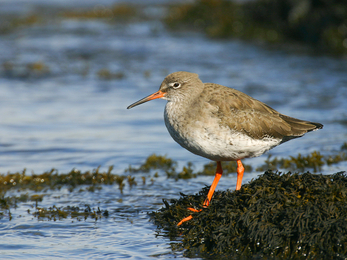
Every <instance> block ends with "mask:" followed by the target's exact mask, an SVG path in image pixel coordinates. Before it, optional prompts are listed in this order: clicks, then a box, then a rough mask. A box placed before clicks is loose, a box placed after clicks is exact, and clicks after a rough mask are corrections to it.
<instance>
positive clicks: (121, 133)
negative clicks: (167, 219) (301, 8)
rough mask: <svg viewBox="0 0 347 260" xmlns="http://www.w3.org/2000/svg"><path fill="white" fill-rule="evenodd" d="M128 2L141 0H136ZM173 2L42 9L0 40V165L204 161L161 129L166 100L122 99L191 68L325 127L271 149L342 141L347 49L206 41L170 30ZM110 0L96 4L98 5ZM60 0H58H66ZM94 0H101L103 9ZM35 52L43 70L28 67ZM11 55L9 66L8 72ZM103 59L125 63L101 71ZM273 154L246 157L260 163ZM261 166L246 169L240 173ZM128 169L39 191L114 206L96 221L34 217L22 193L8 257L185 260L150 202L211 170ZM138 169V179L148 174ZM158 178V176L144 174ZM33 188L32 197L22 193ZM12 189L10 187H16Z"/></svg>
mask: <svg viewBox="0 0 347 260" xmlns="http://www.w3.org/2000/svg"><path fill="white" fill-rule="evenodd" d="M132 2H134V3H135V4H136V3H137V4H138V3H141V2H140V1H132ZM167 2H169V1H151V2H150V3H148V4H145V5H143V10H144V12H145V13H146V14H147V15H148V16H149V17H150V19H147V20H145V21H143V20H141V21H136V20H135V21H133V22H131V23H111V22H108V21H102V20H74V19H63V18H55V17H56V16H54V15H53V16H49V15H47V16H46V18H45V20H44V21H43V22H41V23H38V24H35V25H33V26H29V27H26V26H23V27H20V28H17V29H16V30H13V31H11V32H9V33H7V34H2V35H1V37H0V114H1V120H0V172H1V173H6V172H16V171H22V170H23V169H24V168H26V169H27V173H28V174H30V172H35V173H42V172H44V171H49V170H50V169H52V168H55V169H57V170H58V171H59V172H68V171H70V170H71V169H72V168H77V169H80V170H82V171H85V170H92V169H93V168H96V167H98V166H100V167H101V170H107V168H108V167H109V166H110V165H114V170H113V173H116V174H124V169H125V168H127V167H128V165H129V164H131V165H133V166H138V165H139V164H141V163H143V162H144V160H145V158H146V157H147V156H148V155H150V154H152V153H156V154H159V155H164V154H166V155H167V156H168V157H170V158H172V159H174V160H176V161H178V162H179V167H182V166H183V165H185V164H186V163H187V162H188V161H191V162H193V163H194V165H195V170H200V169H201V167H202V165H203V164H205V163H208V160H206V159H204V158H200V157H197V156H195V155H193V154H191V153H189V152H188V151H185V150H184V149H182V148H181V147H180V146H179V145H178V144H176V143H175V142H174V141H173V140H172V139H171V137H170V136H169V134H168V133H167V130H166V128H165V125H164V122H163V109H164V106H165V101H163V100H156V101H152V102H149V103H146V104H144V105H141V106H139V107H136V108H134V109H132V110H126V107H127V106H128V105H129V104H131V103H133V102H134V101H137V100H138V99H140V98H142V97H144V96H147V95H148V94H151V93H153V92H155V91H157V90H158V88H159V86H160V83H161V82H162V80H163V79H164V77H165V76H166V75H167V74H169V73H171V72H174V71H179V70H185V71H191V72H195V73H198V74H199V75H200V78H201V79H202V80H203V81H204V82H214V83H219V84H222V85H226V86H229V87H233V88H236V89H238V90H240V91H243V92H245V93H247V94H249V95H251V96H253V97H255V98H257V99H259V100H261V101H263V102H265V103H267V104H269V105H270V106H272V107H273V108H275V109H276V110H278V111H280V112H281V113H284V114H287V115H290V116H293V117H298V118H301V119H306V120H310V121H316V122H320V123H322V124H324V129H323V130H320V131H317V132H314V133H310V134H308V135H306V136H305V137H303V138H300V139H296V140H293V141H291V142H288V143H286V144H284V145H282V146H279V147H277V148H275V149H274V150H272V151H271V154H272V155H274V156H283V157H288V156H290V155H292V156H295V155H297V154H298V153H299V152H300V153H302V154H308V153H310V152H312V151H314V150H318V151H320V152H321V153H322V154H327V155H328V154H332V153H334V152H336V151H338V150H339V149H340V146H341V145H342V144H343V142H345V141H347V102H346V100H347V60H346V59H345V58H334V57H327V56H310V55H307V54H305V53H303V52H299V51H297V52H295V51H288V50H286V49H285V48H282V49H280V48H278V47H266V46H262V45H261V44H255V43H245V42H242V41H238V40H211V39H207V38H205V37H204V36H203V35H201V34H197V33H191V32H189V33H188V32H185V33H184V32H183V33H182V32H181V33H178V32H175V33H172V32H168V31H167V30H166V29H165V26H164V25H163V24H162V23H161V22H160V20H158V19H157V18H158V17H160V16H162V15H163V12H164V11H165V4H166V3H167ZM110 3H113V2H112V1H106V0H105V1H103V2H100V3H99V4H102V5H104V6H103V7H104V8H107V6H108V5H109V4H110ZM65 4H66V5H65ZM93 5H94V2H93V1H63V2H62V1H51V2H50V4H49V5H48V4H46V3H45V1H35V2H34V1H33V2H31V3H26V4H22V2H21V1H1V2H0V15H1V12H3V14H5V13H6V15H9V13H10V14H11V15H18V14H29V13H32V12H35V11H37V12H38V10H39V9H38V8H39V7H42V8H43V10H45V12H46V13H48V14H49V13H50V12H52V13H54V11H55V9H56V8H63V7H64V6H65V7H66V6H67V7H69V8H72V7H73V8H78V7H86V6H87V7H93ZM98 8H100V6H99V7H98ZM32 63H40V64H44V67H45V69H42V70H40V71H35V70H30V69H28V66H30V64H32ZM6 64H11V66H12V68H11V69H10V70H8V69H7V70H6V66H5V65H6ZM101 69H107V70H109V71H110V72H112V73H121V75H123V77H121V78H120V79H118V78H117V79H112V80H105V79H102V78H100V77H99V76H98V72H99V71H100V70H101ZM266 158H267V154H265V155H263V156H261V157H258V158H253V159H249V160H246V161H245V162H246V163H247V164H251V165H252V166H254V168H256V167H257V166H259V165H261V164H262V163H263V162H264V159H266ZM346 169H347V164H346V162H344V163H340V164H337V165H333V166H325V167H323V171H322V172H323V173H324V174H328V173H333V172H336V171H341V170H346ZM259 174H261V173H259V172H251V173H246V174H245V178H244V183H245V182H248V181H250V180H251V179H252V178H256V177H257V176H258V175H259ZM153 175H154V173H150V174H143V175H139V176H137V175H136V181H137V183H138V184H137V185H136V186H133V187H132V188H130V187H129V186H128V185H126V186H125V189H124V193H123V194H121V192H120V191H119V189H118V188H117V186H103V188H102V189H101V190H97V191H95V192H94V193H91V192H78V189H76V190H75V191H73V192H69V190H68V189H65V188H63V189H61V190H59V191H45V192H44V193H45V194H47V195H46V196H44V199H43V201H42V202H39V206H40V207H51V206H53V205H56V206H57V207H61V206H68V205H70V206H80V207H83V206H84V204H89V205H90V206H91V207H92V208H97V207H100V208H101V209H103V210H105V209H107V210H108V211H109V213H110V215H109V217H108V218H105V217H104V218H102V219H100V220H98V221H94V220H91V219H87V220H86V221H84V220H83V221H77V220H76V219H71V218H68V219H61V220H57V221H48V220H43V221H38V220H37V219H36V218H34V217H33V216H32V215H31V214H28V212H27V210H28V208H32V209H33V208H34V205H35V203H34V202H27V203H21V204H19V207H18V208H17V209H14V210H11V213H12V217H13V218H12V220H11V221H9V219H8V216H5V217H3V218H2V219H0V235H1V237H2V243H1V245H0V255H1V258H2V259H21V258H22V259H37V258H41V259H54V258H63V257H64V258H67V259H122V258H130V259H146V258H148V259H149V258H158V259H169V258H179V259H183V256H182V252H176V251H172V250H171V244H172V243H176V242H175V241H170V240H169V239H168V238H166V237H164V236H162V234H161V235H159V236H157V234H158V233H157V230H156V226H155V225H154V224H153V223H151V222H149V217H148V215H147V213H148V212H150V211H154V210H158V209H159V208H160V207H161V206H162V199H170V198H178V197H179V192H183V193H188V194H192V193H195V192H197V191H199V190H200V189H201V188H202V187H204V185H209V184H210V183H211V182H212V179H213V177H202V176H201V177H198V178H195V179H190V180H178V181H175V180H172V179H167V178H166V177H165V174H164V173H162V172H160V173H159V176H160V177H158V178H155V177H154V176H153ZM141 176H146V177H147V181H146V184H144V185H143V184H142V180H141ZM151 178H153V181H150V179H151ZM235 182H236V176H235V175H233V174H231V175H229V176H223V181H222V182H221V183H220V184H219V185H218V188H217V189H228V188H231V189H234V187H235ZM29 193H30V194H37V193H34V192H29ZM18 194H19V193H17V192H16V191H13V192H12V193H11V194H7V195H17V196H18Z"/></svg>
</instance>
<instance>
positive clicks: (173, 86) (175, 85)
mask: <svg viewBox="0 0 347 260" xmlns="http://www.w3.org/2000/svg"><path fill="white" fill-rule="evenodd" d="M170 86H171V87H172V88H174V89H178V88H180V87H181V84H180V83H178V82H174V83H171V84H170Z"/></svg>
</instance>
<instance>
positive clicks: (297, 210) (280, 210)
mask: <svg viewBox="0 0 347 260" xmlns="http://www.w3.org/2000/svg"><path fill="white" fill-rule="evenodd" d="M346 191H347V176H346V174H344V173H342V172H340V173H336V174H333V175H315V174H310V173H308V172H307V173H304V174H297V173H295V174H292V173H290V172H288V173H286V174H281V173H274V172H272V171H267V172H266V173H264V174H263V175H262V176H260V177H259V178H257V179H256V180H253V181H251V182H250V183H248V184H244V185H243V186H242V188H241V190H240V191H223V192H221V191H217V192H216V193H215V194H214V196H213V200H212V202H211V204H210V206H209V207H208V208H203V210H202V211H201V212H199V213H192V212H190V211H188V210H187V207H196V208H201V205H202V203H203V201H204V199H205V198H206V195H207V192H208V187H206V188H203V189H202V190H201V191H200V192H199V193H198V194H196V195H190V196H187V195H184V194H182V196H181V198H180V199H178V200H170V202H167V201H164V207H163V208H161V209H160V210H158V211H156V212H152V213H150V215H151V218H152V220H153V221H154V223H156V224H157V225H158V228H159V229H160V230H165V232H164V234H165V235H167V236H169V237H170V238H171V239H177V236H179V235H180V236H181V238H182V242H181V244H180V245H179V246H177V247H178V248H179V247H182V248H184V249H185V251H184V254H185V255H186V256H188V257H196V256H198V257H207V258H211V257H213V258H228V259H239V258H241V259H250V258H251V259H258V258H259V259H323V258H324V259H345V258H346V257H347V235H346V229H345V226H346V225H345V222H346V219H347V192H346ZM190 214H192V215H193V219H192V220H190V221H188V222H185V223H184V224H183V225H182V226H180V227H177V226H176V225H177V223H178V222H179V221H180V220H181V219H182V218H184V217H187V216H188V215H190Z"/></svg>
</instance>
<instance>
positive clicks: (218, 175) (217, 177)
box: [203, 162, 223, 208]
mask: <svg viewBox="0 0 347 260" xmlns="http://www.w3.org/2000/svg"><path fill="white" fill-rule="evenodd" d="M222 174H223V169H222V164H221V162H217V170H216V175H215V177H214V180H213V182H212V184H211V187H210V190H209V191H208V194H207V199H206V200H205V202H204V204H203V206H204V207H205V208H206V207H208V205H210V201H211V199H212V196H213V193H214V190H215V189H216V187H217V184H218V182H219V180H220V178H221V177H222Z"/></svg>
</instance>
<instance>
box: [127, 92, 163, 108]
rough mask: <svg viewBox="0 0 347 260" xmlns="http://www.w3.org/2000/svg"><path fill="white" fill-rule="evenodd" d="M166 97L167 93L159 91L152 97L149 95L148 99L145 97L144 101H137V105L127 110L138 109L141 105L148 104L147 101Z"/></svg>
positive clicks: (134, 104)
mask: <svg viewBox="0 0 347 260" xmlns="http://www.w3.org/2000/svg"><path fill="white" fill-rule="evenodd" d="M164 95H165V93H164V92H162V91H160V90H159V91H157V92H155V93H153V94H152V95H149V96H148V97H145V98H143V99H140V100H139V101H136V102H135V103H133V104H131V105H130V106H128V107H127V109H130V108H133V107H136V106H138V105H141V104H143V103H146V102H147V101H150V100H153V99H157V98H162V97H164Z"/></svg>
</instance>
